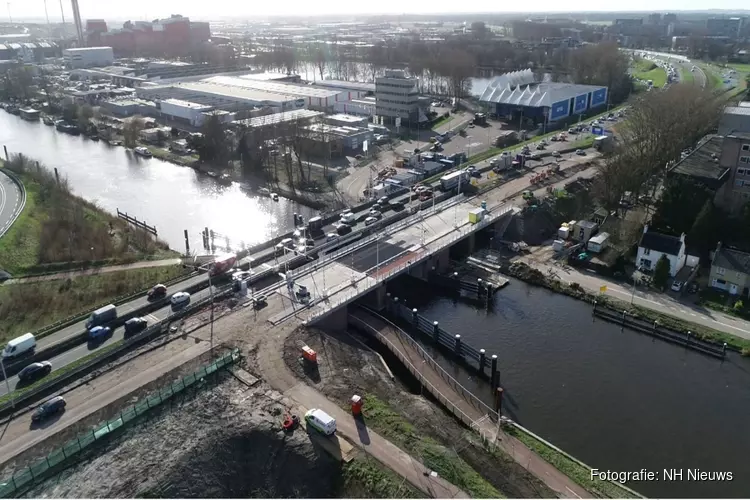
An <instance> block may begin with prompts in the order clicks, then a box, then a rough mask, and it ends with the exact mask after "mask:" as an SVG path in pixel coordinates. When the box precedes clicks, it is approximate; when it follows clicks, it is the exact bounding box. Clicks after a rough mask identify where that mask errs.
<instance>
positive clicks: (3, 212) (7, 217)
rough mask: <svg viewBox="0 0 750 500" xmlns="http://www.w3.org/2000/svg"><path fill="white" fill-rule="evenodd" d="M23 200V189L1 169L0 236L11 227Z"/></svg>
mask: <svg viewBox="0 0 750 500" xmlns="http://www.w3.org/2000/svg"><path fill="white" fill-rule="evenodd" d="M20 202H21V191H19V189H18V186H17V185H16V183H15V182H13V179H11V178H10V177H9V176H8V175H7V174H6V173H4V172H3V171H2V170H0V236H1V235H2V234H4V233H5V231H7V230H8V229H9V228H10V223H11V220H13V216H14V215H15V213H16V210H18V208H19V207H18V204H19V203H20Z"/></svg>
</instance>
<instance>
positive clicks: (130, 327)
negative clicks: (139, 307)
mask: <svg viewBox="0 0 750 500" xmlns="http://www.w3.org/2000/svg"><path fill="white" fill-rule="evenodd" d="M124 326H125V336H126V337H127V336H129V335H135V334H136V333H140V332H142V331H143V330H145V329H146V328H147V327H148V320H146V318H130V319H129V320H127V321H126V322H125V325H124Z"/></svg>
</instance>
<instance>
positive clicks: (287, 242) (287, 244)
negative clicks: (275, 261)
mask: <svg viewBox="0 0 750 500" xmlns="http://www.w3.org/2000/svg"><path fill="white" fill-rule="evenodd" d="M275 248H276V253H280V252H283V251H284V249H285V248H294V239H293V238H284V239H283V240H281V241H280V242H278V243H277V244H276V247H275Z"/></svg>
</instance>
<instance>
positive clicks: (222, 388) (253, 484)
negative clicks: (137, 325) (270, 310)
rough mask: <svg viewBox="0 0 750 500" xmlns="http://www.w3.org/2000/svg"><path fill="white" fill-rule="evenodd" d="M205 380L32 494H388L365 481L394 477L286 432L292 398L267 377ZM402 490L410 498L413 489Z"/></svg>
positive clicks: (362, 460)
mask: <svg viewBox="0 0 750 500" xmlns="http://www.w3.org/2000/svg"><path fill="white" fill-rule="evenodd" d="M208 384H210V387H204V388H203V389H202V390H200V391H198V392H196V393H194V394H192V395H190V396H188V397H187V398H185V399H182V400H179V401H175V402H174V403H173V404H172V405H171V406H170V405H165V406H164V407H163V409H161V410H158V411H157V412H155V413H154V414H153V415H151V416H150V417H149V418H144V419H143V420H142V421H140V422H138V423H137V424H135V425H134V426H132V427H130V428H129V429H128V430H126V431H125V432H123V433H122V434H120V435H119V436H117V437H115V438H113V439H112V440H110V441H108V442H107V443H106V444H104V445H103V446H102V447H99V448H97V449H95V450H92V452H90V453H89V454H88V456H86V457H84V459H83V460H82V461H81V462H79V463H78V464H77V465H75V466H74V467H71V468H69V469H68V470H66V471H64V472H62V473H61V474H59V475H58V476H56V477H53V478H51V479H49V480H47V481H45V482H44V483H41V484H40V485H38V486H37V487H35V488H34V489H32V490H30V491H28V492H27V493H26V495H25V498H61V497H64V498H143V497H146V498H193V497H195V498H249V497H261V498H288V497H292V498H332V497H373V496H377V493H378V492H381V490H379V489H377V488H374V487H373V485H370V484H368V483H367V481H366V479H367V478H372V477H373V475H374V476H375V477H378V478H380V481H381V483H382V482H383V481H391V478H390V477H388V475H387V473H386V472H385V471H383V470H378V469H382V467H381V466H379V464H374V463H372V461H371V460H368V459H366V458H364V457H358V458H356V459H355V462H357V465H356V467H354V466H351V465H350V464H346V465H344V464H342V463H340V462H338V461H336V460H335V459H334V458H333V457H331V456H330V455H329V454H328V453H327V452H325V451H323V450H322V449H321V448H319V447H318V446H317V445H315V444H314V443H313V442H312V441H311V440H310V437H309V436H308V435H307V433H305V432H304V431H303V430H301V429H299V430H297V431H296V432H294V433H291V434H287V433H285V432H283V431H282V430H281V429H280V422H281V419H282V417H283V415H284V414H285V413H287V412H288V411H289V407H288V404H289V402H288V401H286V399H285V398H283V397H281V394H279V393H277V392H275V391H273V390H271V389H269V388H268V386H267V385H266V384H265V383H264V382H263V381H259V382H258V383H256V384H255V385H254V386H252V387H248V386H247V385H245V384H244V383H242V382H240V381H239V380H237V379H236V378H235V377H234V376H233V375H231V374H230V373H229V372H222V374H221V375H220V377H219V379H218V380H217V381H211V382H208ZM352 463H354V462H352ZM346 468H349V470H348V471H347V470H344V469H346ZM355 469H356V472H354V473H352V471H353V470H355ZM373 471H375V472H373ZM393 484H396V483H395V481H394V482H393ZM396 491H398V490H396ZM394 493H395V492H394ZM402 493H403V494H404V495H406V496H409V497H412V496H413V495H412V493H413V492H412V491H410V490H409V489H408V488H404V489H402Z"/></svg>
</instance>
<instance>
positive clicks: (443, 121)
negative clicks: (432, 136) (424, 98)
mask: <svg viewBox="0 0 750 500" xmlns="http://www.w3.org/2000/svg"><path fill="white" fill-rule="evenodd" d="M451 120H453V115H450V116H444V117H442V118H440V119H439V120H438V121H436V122H435V123H434V124H433V125H432V130H435V129H436V128H438V127H440V126H442V125H445V124H446V123H449V122H450V121H451Z"/></svg>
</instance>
